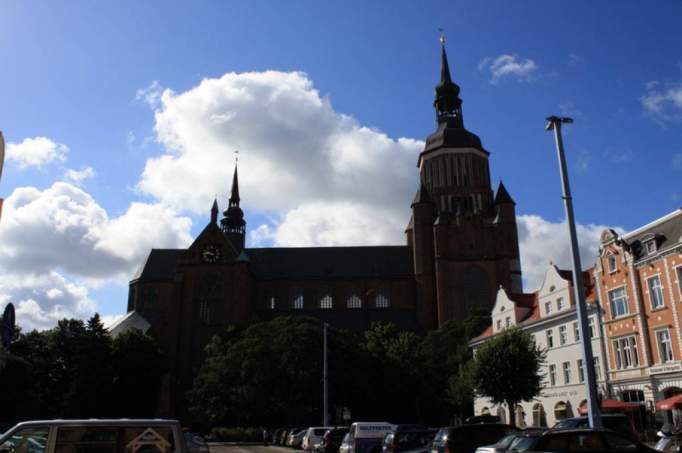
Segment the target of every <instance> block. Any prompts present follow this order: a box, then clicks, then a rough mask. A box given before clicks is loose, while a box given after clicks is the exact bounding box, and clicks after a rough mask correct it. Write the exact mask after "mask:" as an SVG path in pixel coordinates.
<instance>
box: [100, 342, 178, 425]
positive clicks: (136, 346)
mask: <svg viewBox="0 0 682 453" xmlns="http://www.w3.org/2000/svg"><path fill="white" fill-rule="evenodd" d="M110 354H111V363H112V368H111V369H110V370H109V371H108V372H109V373H111V376H112V381H113V385H112V392H111V394H112V395H113V398H112V401H111V409H110V410H111V412H112V416H115V417H128V418H151V417H153V416H154V415H155V413H156V408H157V406H158V404H159V393H160V389H161V382H162V376H163V373H164V371H165V360H164V357H163V355H162V354H161V352H160V351H159V346H158V344H157V343H156V341H155V340H154V339H152V338H151V337H150V336H149V335H146V334H144V333H142V331H140V330H138V329H132V330H129V331H127V332H123V333H121V334H119V335H118V336H117V337H116V338H115V339H114V340H113V341H112V342H111V353H110Z"/></svg>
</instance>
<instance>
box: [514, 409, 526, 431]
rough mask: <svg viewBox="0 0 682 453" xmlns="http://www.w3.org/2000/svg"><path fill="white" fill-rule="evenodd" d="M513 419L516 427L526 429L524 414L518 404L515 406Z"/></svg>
mask: <svg viewBox="0 0 682 453" xmlns="http://www.w3.org/2000/svg"><path fill="white" fill-rule="evenodd" d="M514 418H515V419H516V420H515V421H516V426H518V427H519V428H525V427H526V412H525V411H524V410H523V407H522V406H521V405H520V404H518V405H517V406H516V413H515V414H514Z"/></svg>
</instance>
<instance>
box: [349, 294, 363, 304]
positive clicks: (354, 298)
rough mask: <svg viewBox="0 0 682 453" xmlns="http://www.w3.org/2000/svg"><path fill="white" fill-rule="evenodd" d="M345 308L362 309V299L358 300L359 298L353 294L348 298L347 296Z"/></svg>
mask: <svg viewBox="0 0 682 453" xmlns="http://www.w3.org/2000/svg"><path fill="white" fill-rule="evenodd" d="M346 307H348V308H362V299H360V296H358V295H357V294H355V293H353V294H351V295H350V296H348V299H347V300H346Z"/></svg>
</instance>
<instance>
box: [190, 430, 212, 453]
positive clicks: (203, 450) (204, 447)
mask: <svg viewBox="0 0 682 453" xmlns="http://www.w3.org/2000/svg"><path fill="white" fill-rule="evenodd" d="M185 445H187V451H188V452H189V453H210V450H209V448H208V444H207V443H206V440H204V438H203V437H201V436H200V435H198V434H196V433H190V432H185Z"/></svg>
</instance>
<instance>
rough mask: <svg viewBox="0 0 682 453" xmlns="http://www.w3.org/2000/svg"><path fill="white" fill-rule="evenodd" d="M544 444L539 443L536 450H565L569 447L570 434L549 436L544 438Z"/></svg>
mask: <svg viewBox="0 0 682 453" xmlns="http://www.w3.org/2000/svg"><path fill="white" fill-rule="evenodd" d="M543 443H544V445H537V446H536V448H534V450H542V451H551V452H559V453H561V452H564V451H566V448H567V447H568V436H565V435H559V436H549V437H546V438H544V442H543Z"/></svg>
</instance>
